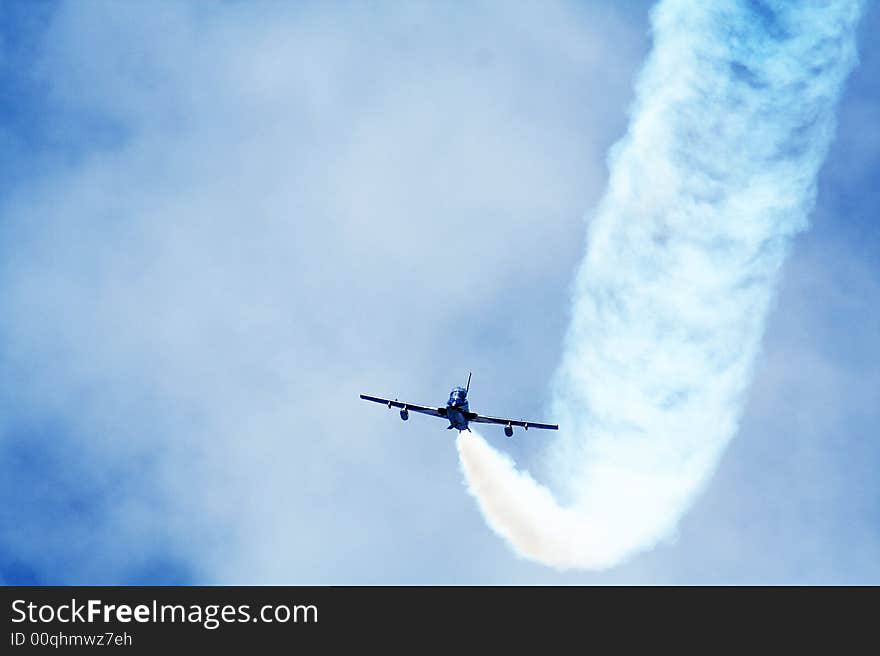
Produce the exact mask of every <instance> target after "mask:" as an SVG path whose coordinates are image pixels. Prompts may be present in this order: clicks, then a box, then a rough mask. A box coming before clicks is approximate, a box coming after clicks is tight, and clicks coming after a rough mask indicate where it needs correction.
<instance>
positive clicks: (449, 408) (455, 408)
mask: <svg viewBox="0 0 880 656" xmlns="http://www.w3.org/2000/svg"><path fill="white" fill-rule="evenodd" d="M469 412H470V408H469V407H468V401H467V390H465V389H464V388H461V387H456V388H454V389H453V390H452V391H451V392H450V393H449V400H448V401H447V402H446V418H447V419H448V420H449V428H457V429H458V430H460V431H463V430H470V429H469V428H468V418H467V416H468V413H469Z"/></svg>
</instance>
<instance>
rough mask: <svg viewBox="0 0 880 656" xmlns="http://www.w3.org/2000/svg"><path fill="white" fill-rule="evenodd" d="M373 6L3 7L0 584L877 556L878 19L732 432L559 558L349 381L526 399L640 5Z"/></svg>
mask: <svg viewBox="0 0 880 656" xmlns="http://www.w3.org/2000/svg"><path fill="white" fill-rule="evenodd" d="M405 7H406V8H405V9H403V8H401V6H400V5H385V4H380V5H369V6H358V5H342V4H340V5H333V6H330V5H324V4H318V3H305V4H301V5H296V6H283V5H277V4H271V5H270V4H247V5H244V4H239V3H229V4H223V5H219V4H218V5H209V6H206V5H201V4H198V3H196V4H193V5H187V4H184V3H173V4H172V3H168V4H152V3H151V4H146V3H144V4H138V3H127V4H125V5H121V4H118V3H106V4H102V3H60V4H55V3H46V4H39V3H36V4H35V3H29V2H28V3H25V2H22V3H4V4H3V7H2V9H0V89H2V96H0V97H2V103H0V120H2V124H0V143H2V144H3V148H2V149H0V152H2V153H3V154H2V159H0V191H2V198H0V213H2V219H0V252H2V266H0V298H2V299H3V305H4V311H3V312H2V316H0V368H2V372H3V378H4V381H5V384H4V386H3V391H2V394H0V440H2V441H0V470H2V476H0V490H2V499H3V504H2V508H3V511H2V518H0V568H2V569H0V578H2V580H3V582H5V583H7V584H13V583H95V584H98V583H140V584H164V583H230V584H231V583H867V582H872V583H877V582H878V581H880V529H878V526H880V521H878V520H880V480H878V479H877V477H876V475H875V471H876V463H877V462H878V460H880V443H878V441H877V429H876V426H877V424H878V422H877V420H878V418H880V417H878V415H880V403H878V402H877V389H880V385H878V383H880V380H878V373H877V371H878V368H877V367H876V366H875V358H876V353H877V347H878V343H880V314H878V310H877V308H876V307H875V305H876V304H875V303H873V300H874V299H876V298H877V295H878V291H880V277H878V274H880V233H878V228H877V224H876V220H875V217H876V208H877V206H878V201H880V197H878V194H880V191H878V189H880V102H878V100H880V88H878V86H877V84H876V81H875V80H876V78H877V70H878V68H880V46H878V45H877V44H876V43H874V42H872V40H871V39H869V38H865V37H866V35H869V34H871V33H873V32H874V31H875V29H872V28H876V27H877V26H878V21H880V14H878V11H877V9H876V6H871V7H869V9H868V11H867V12H866V15H865V17H864V18H863V20H862V23H861V26H860V34H861V35H862V38H860V40H859V51H860V60H861V63H860V65H859V66H858V67H857V68H856V70H855V71H854V73H853V75H852V76H851V78H850V80H849V83H848V85H847V89H846V92H845V94H844V96H843V100H842V104H841V107H840V112H839V125H838V134H837V138H836V139H835V141H834V143H833V145H832V148H831V151H830V153H829V156H828V158H827V160H826V162H825V165H824V167H823V169H822V171H821V174H820V178H819V196H818V203H817V207H816V210H815V212H814V214H813V216H812V228H811V230H809V231H807V232H805V233H803V234H801V235H800V236H798V237H797V239H796V240H795V243H794V247H793V249H792V252H791V255H790V257H789V259H788V261H787V263H786V265H785V267H784V271H783V276H782V279H781V284H780V287H779V293H778V298H777V301H776V304H775V308H774V310H773V312H772V313H771V316H770V319H769V321H768V324H767V329H766V334H765V339H764V346H763V351H762V354H761V356H760V357H759V359H758V362H757V364H756V373H755V378H754V380H753V382H752V385H751V388H750V393H749V399H748V402H747V405H746V408H745V411H744V414H743V418H742V422H741V427H740V430H739V433H738V435H737V436H736V438H735V439H734V440H733V442H732V443H731V445H730V447H729V448H728V450H727V452H726V453H725V455H724V457H723V459H722V462H721V465H720V467H719V469H718V471H717V472H716V474H715V476H714V477H713V478H712V479H711V481H710V482H709V484H708V486H707V488H706V489H705V491H704V493H703V494H702V495H701V496H700V498H699V499H698V500H697V502H696V504H695V505H694V507H693V508H692V509H691V510H690V512H688V513H687V514H686V515H685V518H684V520H683V521H682V522H681V524H680V526H679V531H678V534H677V536H676V538H675V539H674V540H672V541H670V542H669V543H666V544H663V545H662V546H660V547H658V548H656V549H654V550H652V551H650V552H648V553H645V554H643V555H641V556H637V557H635V558H633V559H632V560H630V561H628V562H626V563H624V564H622V565H620V566H618V567H615V568H613V569H610V570H607V571H603V572H599V573H567V574H560V573H557V572H555V571H554V570H550V569H547V568H545V567H542V566H540V565H536V564H533V563H530V562H527V561H524V560H521V559H519V558H517V557H516V556H515V555H514V554H513V553H512V552H511V551H510V550H509V549H508V547H507V546H506V545H505V544H504V543H503V542H502V541H501V540H499V539H498V538H497V537H496V536H495V535H494V534H493V533H492V532H491V531H490V530H489V528H488V527H487V526H486V525H485V523H484V522H483V519H482V517H481V516H480V514H479V512H478V510H477V509H476V507H475V505H474V503H473V500H472V499H471V498H470V497H469V496H468V495H467V494H466V493H465V490H464V488H463V486H462V483H461V478H462V476H461V472H460V470H459V465H458V461H457V458H456V453H455V448H454V446H453V441H452V438H451V436H450V432H447V431H445V430H443V428H442V426H441V425H438V424H437V423H434V422H432V421H430V420H429V419H426V418H419V417H413V418H412V419H411V420H410V421H409V422H407V424H405V425H404V424H403V423H402V422H400V421H399V420H395V419H396V415H391V414H390V413H383V412H382V411H381V408H377V407H364V406H366V404H363V403H361V402H359V401H358V400H357V394H358V393H359V392H368V393H374V394H379V395H385V394H390V395H394V396H400V397H401V398H403V397H406V398H411V399H412V400H414V401H416V402H421V403H432V402H434V401H435V400H436V401H438V402H439V401H442V400H443V399H445V396H446V394H447V393H448V389H449V388H450V387H452V386H453V385H457V384H461V383H463V382H464V378H465V376H466V373H467V371H469V370H472V371H474V380H473V383H472V394H471V397H472V404H473V405H474V407H475V408H476V409H478V410H480V411H485V412H487V413H491V414H506V413H511V414H518V415H523V416H535V417H541V416H544V415H545V414H546V409H545V402H546V401H547V397H548V382H549V381H550V379H551V376H552V374H553V371H554V370H555V368H556V367H557V365H558V363H559V357H560V353H561V348H560V344H561V340H562V336H563V334H564V332H565V328H566V325H567V322H568V318H569V317H568V314H567V313H568V311H569V307H568V297H569V288H570V287H569V286H570V283H571V278H572V275H573V273H574V271H575V267H576V266H577V263H578V261H579V259H580V257H581V255H582V252H583V247H582V244H583V240H584V237H585V224H584V222H583V220H582V217H583V216H584V214H585V212H587V211H588V210H589V209H590V208H591V207H593V206H594V205H595V204H596V202H597V201H598V199H599V198H600V196H601V193H602V191H603V189H604V185H605V182H606V178H607V169H606V164H605V157H606V153H607V150H608V148H609V147H610V146H611V144H613V143H614V142H615V141H616V140H617V139H619V138H620V137H621V136H622V135H623V133H624V131H625V129H626V125H627V118H628V114H627V112H628V106H629V103H630V101H631V99H632V82H633V80H634V76H635V74H636V72H637V71H638V69H639V66H640V64H641V62H642V61H643V59H644V57H645V55H646V53H647V51H648V49H649V47H650V38H649V34H648V8H649V3H632V4H627V5H625V6H624V5H621V4H620V3H601V2H596V3H565V2H559V3H540V4H538V3H522V4H514V5H510V4H509V3H473V4H467V5H455V6H447V7H443V6H439V5H435V4H408V5H406V6H405ZM499 433H500V432H499ZM489 437H490V438H494V441H493V443H494V444H496V445H497V446H499V448H502V449H504V450H506V451H507V452H508V453H510V454H511V455H512V456H513V457H514V458H515V459H516V460H517V461H518V462H522V463H530V462H535V461H536V460H537V459H538V458H539V457H540V454H541V452H542V446H541V443H540V440H548V439H552V437H547V436H543V435H536V436H533V435H532V434H531V433H530V434H529V435H528V436H527V437H522V439H519V440H515V441H512V442H510V443H503V442H502V441H501V439H500V438H499V437H498V436H493V435H489Z"/></svg>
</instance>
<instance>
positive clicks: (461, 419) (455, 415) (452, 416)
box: [361, 374, 559, 437]
mask: <svg viewBox="0 0 880 656" xmlns="http://www.w3.org/2000/svg"><path fill="white" fill-rule="evenodd" d="M470 387H471V375H470V374H468V379H467V387H454V388H453V389H452V391H451V392H450V393H449V400H448V401H447V402H446V407H445V408H429V407H427V406H424V405H414V404H412V403H401V402H400V401H398V400H397V399H394V400H393V401H392V400H390V399H382V398H379V397H377V396H367V395H366V394H361V398H362V399H363V400H364V401H373V402H374V403H383V404H385V405H387V406H388V409H389V410H390V409H391V408H400V418H401V419H403V420H404V421H406V420H407V419H409V411H410V410H412V411H413V412H421V413H422V414H424V415H432V416H434V417H443V418H444V419H448V420H449V426H447V427H446V428H447V429H452V428H457V429H458V430H459V432H460V431H463V430H466V431H469V430H470V428H468V423H469V422H474V423H476V424H501V425H503V426H504V434H505V435H507V437H513V427H514V426H522V427H523V428H525V429H526V430H529V429H530V428H545V429H547V430H558V429H559V426H557V425H556V424H539V423H537V422H534V421H520V420H518V419H499V418H497V417H483V416H482V415H478V414H477V413H476V412H471V411H470V408H469V407H468V400H467V394H468V390H469V389H470Z"/></svg>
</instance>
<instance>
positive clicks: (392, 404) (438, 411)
mask: <svg viewBox="0 0 880 656" xmlns="http://www.w3.org/2000/svg"><path fill="white" fill-rule="evenodd" d="M361 398H362V399H363V400H364V401H372V402H373V403H381V404H383V405H387V406H388V407H389V408H401V409H406V410H410V411H412V412H421V413H422V414H423V415H432V416H434V417H445V416H446V408H429V407H427V406H424V405H415V404H412V403H403V402H402V401H398V400H397V399H394V400H393V401H392V400H391V399H382V398H379V397H378V396H367V395H366V394H361ZM530 425H531V424H530Z"/></svg>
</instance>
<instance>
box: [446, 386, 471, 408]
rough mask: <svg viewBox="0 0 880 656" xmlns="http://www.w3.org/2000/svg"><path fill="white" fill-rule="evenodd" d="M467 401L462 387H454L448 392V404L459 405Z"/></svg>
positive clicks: (465, 391) (465, 392)
mask: <svg viewBox="0 0 880 656" xmlns="http://www.w3.org/2000/svg"><path fill="white" fill-rule="evenodd" d="M465 401H467V390H466V389H465V388H464V387H456V388H455V389H453V390H452V392H450V393H449V405H461V404H462V403H464V402H465Z"/></svg>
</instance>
